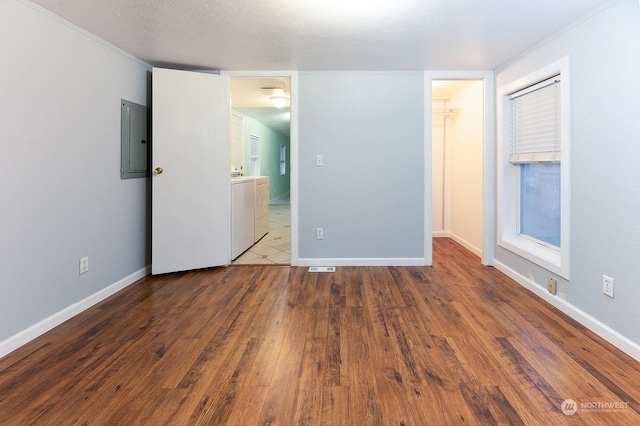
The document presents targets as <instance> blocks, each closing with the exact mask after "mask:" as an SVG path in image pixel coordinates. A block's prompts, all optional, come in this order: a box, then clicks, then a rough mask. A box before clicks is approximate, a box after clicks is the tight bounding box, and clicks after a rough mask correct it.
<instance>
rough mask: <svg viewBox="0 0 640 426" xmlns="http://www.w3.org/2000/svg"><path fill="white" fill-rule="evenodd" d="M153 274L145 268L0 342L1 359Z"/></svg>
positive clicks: (148, 268)
mask: <svg viewBox="0 0 640 426" xmlns="http://www.w3.org/2000/svg"><path fill="white" fill-rule="evenodd" d="M150 273H151V266H147V267H145V268H142V269H140V270H139V271H137V272H134V273H133V274H131V275H129V276H127V277H124V278H123V279H121V280H120V281H118V282H116V283H114V284H111V285H110V286H108V287H106V288H103V289H102V290H100V291H98V292H97V293H94V294H92V295H91V296H89V297H87V298H86V299H83V300H81V301H79V302H76V303H74V304H72V305H69V306H67V307H66V308H64V309H63V310H61V311H59V312H56V313H55V314H53V315H51V316H49V317H48V318H45V319H43V320H42V321H39V322H37V323H36V324H33V325H32V326H31V327H29V328H26V329H24V330H22V331H21V332H19V333H17V334H14V335H13V336H11V337H9V338H8V339H6V340H4V341H2V342H0V358H2V357H3V356H5V355H7V354H8V353H10V352H13V351H14V350H16V349H18V348H19V347H20V346H23V345H25V344H27V343H29V342H30V341H32V340H33V339H35V338H36V337H39V336H41V335H42V334H44V333H46V332H47V331H49V330H51V329H53V328H54V327H57V326H59V325H60V324H62V323H63V322H65V321H67V320H69V319H71V318H73V317H74V316H76V315H78V314H79V313H81V312H83V311H85V310H87V309H89V308H90V307H92V306H93V305H95V304H97V303H99V302H101V301H103V300H104V299H106V298H107V297H109V296H111V295H113V294H115V293H117V292H119V291H120V290H122V289H123V288H125V287H127V286H129V285H131V284H133V283H134V282H136V281H138V280H139V279H141V278H143V277H145V276H147V275H149V274H150Z"/></svg>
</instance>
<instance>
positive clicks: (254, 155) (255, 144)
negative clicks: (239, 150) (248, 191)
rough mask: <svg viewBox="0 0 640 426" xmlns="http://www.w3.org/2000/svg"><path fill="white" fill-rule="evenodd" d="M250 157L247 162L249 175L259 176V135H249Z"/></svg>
mask: <svg viewBox="0 0 640 426" xmlns="http://www.w3.org/2000/svg"><path fill="white" fill-rule="evenodd" d="M249 140H250V141H251V142H250V143H251V145H250V149H251V157H250V162H249V176H260V136H256V135H250V136H249Z"/></svg>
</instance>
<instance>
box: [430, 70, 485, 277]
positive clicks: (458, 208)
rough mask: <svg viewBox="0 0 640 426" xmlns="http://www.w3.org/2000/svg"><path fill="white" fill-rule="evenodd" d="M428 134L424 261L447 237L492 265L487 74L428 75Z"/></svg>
mask: <svg viewBox="0 0 640 426" xmlns="http://www.w3.org/2000/svg"><path fill="white" fill-rule="evenodd" d="M425 85H426V90H425V93H426V98H425V103H426V104H427V105H430V106H431V108H428V107H427V111H430V115H431V117H430V119H431V121H430V127H431V132H430V134H429V135H428V136H427V140H428V145H427V149H426V150H425V161H426V163H427V164H429V165H431V167H430V168H429V169H427V170H428V171H427V175H426V176H425V179H426V182H427V190H426V191H425V193H426V194H427V195H426V197H425V201H427V202H430V205H428V207H427V208H428V210H427V211H426V212H425V219H426V220H425V232H426V233H427V235H426V236H425V260H426V263H427V264H431V261H432V253H433V247H432V238H439V237H448V238H452V239H454V240H455V241H457V242H458V243H460V244H462V245H463V246H465V247H466V248H467V249H469V250H470V251H472V252H473V253H475V254H476V255H478V256H479V257H480V259H481V261H482V263H483V264H484V265H492V264H493V261H494V251H495V205H494V204H495V201H494V200H495V197H494V195H495V194H494V193H495V190H494V188H493V186H494V181H495V173H494V164H495V162H494V159H493V157H494V152H495V149H494V146H493V143H494V137H493V136H494V124H493V119H494V112H493V108H494V101H493V99H494V94H493V90H494V82H493V73H492V72H491V71H428V72H426V73H425Z"/></svg>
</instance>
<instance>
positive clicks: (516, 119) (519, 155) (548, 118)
mask: <svg viewBox="0 0 640 426" xmlns="http://www.w3.org/2000/svg"><path fill="white" fill-rule="evenodd" d="M509 98H510V99H511V104H512V108H513V110H512V113H513V115H512V120H513V122H512V126H511V128H512V131H513V134H512V141H513V147H512V151H511V162H512V163H513V164H522V163H539V162H560V142H561V141H560V75H557V76H554V77H551V78H549V79H547V80H544V81H541V82H540V83H537V84H535V85H533V86H530V87H527V88H525V89H522V90H519V91H518V92H515V93H512V94H511V95H510V97H509Z"/></svg>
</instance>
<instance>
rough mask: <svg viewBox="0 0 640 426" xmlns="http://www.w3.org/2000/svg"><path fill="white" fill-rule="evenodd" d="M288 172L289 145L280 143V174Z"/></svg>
mask: <svg viewBox="0 0 640 426" xmlns="http://www.w3.org/2000/svg"><path fill="white" fill-rule="evenodd" d="M286 174H287V147H286V145H280V176H284V175H286Z"/></svg>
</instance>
